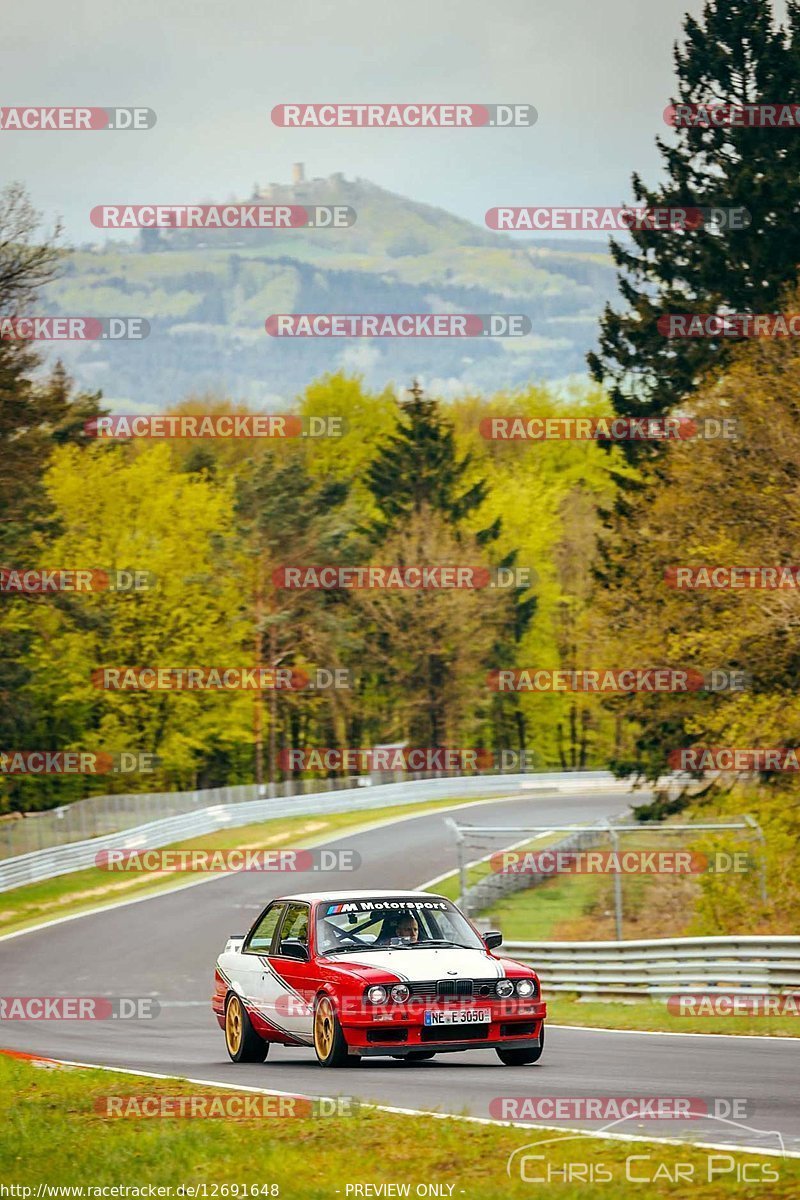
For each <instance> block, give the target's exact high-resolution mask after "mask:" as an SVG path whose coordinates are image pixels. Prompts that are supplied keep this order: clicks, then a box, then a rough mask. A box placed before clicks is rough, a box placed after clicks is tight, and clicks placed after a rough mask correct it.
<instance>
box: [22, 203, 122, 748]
mask: <svg viewBox="0 0 800 1200" xmlns="http://www.w3.org/2000/svg"><path fill="white" fill-rule="evenodd" d="M57 236H58V230H57V229H56V231H55V232H54V233H53V234H52V235H50V236H49V237H48V236H42V235H41V234H40V231H39V214H38V213H36V212H35V210H34V209H33V208H32V206H31V204H30V202H29V200H28V198H27V196H26V194H25V192H24V190H23V189H22V187H20V186H19V185H18V184H12V185H11V186H10V187H7V188H6V189H5V190H4V191H2V192H0V321H2V320H3V319H4V318H12V317H15V316H18V315H20V314H23V313H24V312H25V310H26V308H27V307H28V306H30V305H31V304H32V303H33V302H34V300H35V298H36V295H37V291H38V289H39V288H41V287H42V285H44V284H46V283H48V282H50V281H51V280H52V278H53V277H54V275H55V274H56V272H57V268H58V262H59V258H60V251H59V250H58V249H57V248H56V245H55V242H56V239H57ZM41 367H42V362H41V359H40V357H39V355H38V354H36V353H35V352H34V351H33V349H32V348H31V346H30V344H29V343H28V342H23V341H17V340H13V339H12V340H8V339H6V338H5V337H3V336H2V335H0V464H2V469H0V567H27V566H30V565H32V561H33V559H34V556H35V554H36V552H37V541H36V539H37V538H39V537H40V536H41V535H43V534H44V533H45V531H47V530H48V529H50V528H51V526H52V511H51V504H50V501H49V499H48V497H47V495H46V492H45V488H44V486H43V479H44V475H45V472H46V470H47V467H48V464H49V462H50V457H51V454H52V453H53V450H54V449H55V448H56V447H57V446H59V445H63V444H66V443H74V444H84V445H85V444H87V443H88V441H89V439H88V438H87V436H86V434H85V432H84V424H85V422H87V421H89V420H91V419H92V418H93V417H96V416H98V415H99V413H100V412H101V411H102V410H101V408H100V406H99V399H100V397H99V395H87V394H83V393H78V394H76V393H75V392H74V390H73V388H72V384H71V382H70V380H69V379H68V377H67V375H66V372H65V371H64V369H63V368H62V367H61V366H60V365H59V364H57V365H56V366H55V368H54V369H53V370H52V371H51V372H50V374H49V376H47V375H45V376H44V378H42V377H41ZM37 602H38V601H37V600H33V601H32V600H31V599H30V598H28V597H25V596H18V597H11V596H2V597H0V605H2V607H1V608H0V641H2V646H3V654H2V657H0V700H2V704H0V745H5V746H26V745H28V744H29V738H30V736H32V731H33V730H34V729H35V728H36V719H37V718H36V713H35V711H34V710H33V708H32V706H31V700H30V696H29V694H28V692H27V689H26V683H27V680H28V672H27V668H26V665H25V660H26V656H27V652H28V650H29V649H30V647H31V638H32V633H31V631H30V629H29V628H28V627H26V624H25V621H24V620H23V619H22V614H21V612H20V611H19V610H20V609H24V608H25V607H26V606H29V605H30V604H31V603H34V604H35V603H37ZM57 602H58V601H57Z"/></svg>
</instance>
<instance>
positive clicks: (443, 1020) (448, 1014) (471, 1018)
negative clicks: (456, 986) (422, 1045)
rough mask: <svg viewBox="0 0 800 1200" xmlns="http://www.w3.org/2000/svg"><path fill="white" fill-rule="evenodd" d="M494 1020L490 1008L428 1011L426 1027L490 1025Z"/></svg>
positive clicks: (426, 1013)
mask: <svg viewBox="0 0 800 1200" xmlns="http://www.w3.org/2000/svg"><path fill="white" fill-rule="evenodd" d="M491 1019H492V1012H491V1009H489V1008H448V1009H430V1008H428V1009H426V1010H425V1024H426V1025H488V1024H489V1022H490V1021H491Z"/></svg>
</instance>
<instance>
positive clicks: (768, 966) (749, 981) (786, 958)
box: [503, 935, 800, 997]
mask: <svg viewBox="0 0 800 1200" xmlns="http://www.w3.org/2000/svg"><path fill="white" fill-rule="evenodd" d="M503 949H504V951H505V953H507V954H508V955H509V957H511V958H516V959H519V961H520V962H526V963H529V964H530V965H531V966H532V967H533V969H534V970H535V971H536V973H537V974H538V975H539V977H540V978H541V981H542V990H543V991H544V992H545V993H547V992H576V993H578V994H579V995H586V996H599V995H618V996H629V997H630V996H632V997H636V996H640V997H645V996H655V997H659V996H662V997H663V996H666V995H674V994H675V993H676V992H691V991H701V992H713V991H723V992H727V991H733V990H736V991H739V990H743V991H746V990H747V989H752V990H753V991H759V992H776V993H777V992H781V991H786V990H787V989H788V990H792V989H795V990H796V989H798V988H800V937H794V936H789V935H787V936H775V937H766V936H755V935H753V936H750V935H748V936H731V937H706V938H701V937H684V938H652V939H638V940H632V941H629V942H504V944H503Z"/></svg>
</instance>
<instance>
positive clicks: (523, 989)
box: [517, 979, 536, 999]
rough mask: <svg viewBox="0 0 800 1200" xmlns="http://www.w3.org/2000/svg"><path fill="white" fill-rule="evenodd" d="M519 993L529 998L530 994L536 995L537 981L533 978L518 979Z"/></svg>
mask: <svg viewBox="0 0 800 1200" xmlns="http://www.w3.org/2000/svg"><path fill="white" fill-rule="evenodd" d="M517 995H518V996H522V997H523V998H524V999H527V997H528V996H535V995H536V983H535V982H534V980H533V979H518V980H517Z"/></svg>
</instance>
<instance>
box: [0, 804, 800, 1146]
mask: <svg viewBox="0 0 800 1200" xmlns="http://www.w3.org/2000/svg"><path fill="white" fill-rule="evenodd" d="M628 802H629V798H628V796H627V794H626V793H624V792H623V791H622V790H620V792H618V793H613V792H607V791H606V792H601V793H599V794H596V795H593V794H591V793H587V794H586V795H583V796H582V795H580V794H578V795H574V796H571V795H564V794H563V793H556V792H553V793H552V794H546V793H537V794H529V795H526V796H520V797H515V798H512V799H503V800H501V801H494V802H491V803H480V804H477V805H476V804H472V805H471V806H470V807H469V808H467V809H465V810H463V812H462V814H461V819H462V820H464V821H468V822H469V823H471V824H476V825H481V824H483V825H515V824H525V823H526V822H527V823H529V824H547V823H548V822H550V821H553V822H555V821H559V822H561V823H564V822H576V823H577V822H586V821H594V820H596V819H597V818H599V817H603V816H607V815H612V814H614V813H621V812H624V811H625V810H626V808H627V806H628ZM446 815H447V814H443V813H441V812H438V813H431V814H428V815H423V816H417V817H413V818H405V819H403V817H402V811H400V812H399V813H398V817H397V819H396V820H394V821H393V822H392V823H391V824H384V825H382V826H381V827H380V828H374V829H372V830H364V831H363V832H361V833H354V832H345V833H344V834H343V835H342V836H341V837H339V838H336V839H335V840H333V841H331V842H329V843H327V844H328V845H330V846H332V847H337V846H338V847H349V848H351V849H354V850H357V851H358V853H359V854H360V855H361V860H362V866H361V868H360V869H359V870H358V872H357V874H356V875H353V874H352V873H349V874H347V875H332V874H326V875H325V876H324V877H321V876H320V875H319V874H311V873H306V874H299V873H292V874H291V875H287V874H281V875H268V874H262V873H257V872H251V873H248V872H241V873H237V874H228V875H222V876H214V877H210V881H209V882H204V883H203V884H202V885H200V886H192V887H188V888H183V889H181V890H178V891H175V892H172V893H166V894H162V895H160V896H154V897H151V898H148V899H144V900H140V901H136V902H134V903H128V904H124V905H120V906H117V907H115V908H110V909H108V910H106V911H104V912H98V913H93V914H89V915H86V916H82V917H79V918H76V919H73V920H67V921H63V922H59V923H55V924H51V925H49V926H48V927H45V928H39V929H37V930H34V931H32V932H28V933H23V934H20V935H17V936H12V937H9V938H6V939H2V940H0V979H1V980H2V985H1V986H0V992H1V993H2V994H3V995H5V996H9V995H15V996H31V995H36V996H131V997H135V996H151V997H154V998H155V999H157V1000H158V1001H159V1003H160V1005H161V1011H160V1014H159V1016H158V1017H157V1018H156V1019H155V1020H150V1021H142V1020H138V1021H108V1020H106V1021H63V1020H62V1021H20V1020H5V1021H2V1022H0V1045H2V1046H3V1047H5V1048H8V1049H13V1050H20V1051H26V1052H29V1053H33V1054H41V1055H43V1056H46V1057H51V1058H56V1059H63V1060H67V1061H73V1062H82V1063H91V1064H97V1065H106V1066H112V1067H124V1068H128V1069H134V1070H135V1069H139V1070H142V1071H150V1072H157V1073H163V1074H168V1075H176V1076H185V1077H189V1078H191V1079H193V1080H204V1081H208V1082H217V1083H221V1084H225V1085H227V1086H233V1087H257V1088H265V1089H275V1090H276V1091H280V1092H288V1093H292V1094H301V1095H306V1096H316V1095H323V1096H330V1095H335V1094H337V1093H338V1094H345V1095H351V1096H357V1097H359V1098H360V1099H362V1100H364V1101H375V1102H377V1103H379V1104H383V1105H389V1106H391V1107H394V1108H406V1109H412V1110H419V1109H435V1110H439V1111H441V1112H449V1113H459V1114H461V1113H468V1114H471V1115H474V1116H479V1117H488V1116H489V1114H490V1102H491V1100H492V1099H493V1098H496V1097H501V1096H539V1097H583V1096H592V1097H598V1096H670V1097H671V1096H679V1097H700V1098H704V1099H706V1100H707V1101H709V1102H710V1101H711V1100H712V1099H714V1098H721V1099H726V1098H727V1099H745V1100H746V1101H747V1104H748V1115H747V1117H746V1119H745V1120H744V1121H742V1122H736V1123H731V1122H730V1121H729V1120H721V1119H718V1118H710V1117H709V1118H702V1119H698V1120H692V1121H691V1122H678V1121H675V1120H672V1121H660V1122H658V1121H652V1120H649V1121H635V1122H634V1121H627V1122H626V1123H624V1124H620V1125H617V1126H615V1127H614V1132H615V1133H616V1134H618V1135H620V1134H630V1135H635V1136H638V1137H647V1136H655V1137H669V1138H675V1137H680V1138H687V1139H691V1140H693V1141H698V1142H704V1143H710V1144H720V1145H722V1144H735V1145H740V1146H751V1147H760V1148H762V1149H765V1150H772V1151H775V1150H780V1147H781V1139H782V1141H783V1145H784V1146H785V1149H786V1150H787V1151H790V1152H794V1153H797V1152H798V1151H800V1083H799V1082H798V1081H800V1039H797V1040H791V1039H778V1038H774V1039H772V1038H758V1037H736V1036H729V1037H715V1036H709V1035H684V1034H649V1033H628V1032H610V1031H605V1030H590V1029H577V1028H565V1027H562V1028H558V1027H554V1026H552V1025H550V1026H549V1027H548V1029H547V1037H546V1047H545V1052H544V1055H543V1056H542V1059H541V1060H540V1062H539V1063H538V1064H536V1065H535V1066H526V1067H506V1066H503V1065H502V1064H501V1063H500V1062H499V1060H498V1059H497V1057H496V1055H495V1053H494V1051H491V1050H486V1051H481V1050H477V1051H471V1052H469V1053H456V1054H446V1055H442V1056H440V1057H437V1058H435V1059H433V1060H431V1061H429V1062H423V1063H416V1064H406V1063H403V1062H399V1061H395V1060H393V1059H388V1058H387V1059H383V1058H379V1059H368V1060H366V1061H365V1062H363V1063H362V1064H361V1066H360V1067H359V1068H358V1069H357V1070H349V1071H347V1072H342V1071H325V1070H323V1069H322V1068H321V1067H319V1066H318V1065H317V1062H316V1059H315V1057H314V1053H313V1051H312V1050H305V1049H296V1048H287V1047H280V1046H273V1047H272V1048H271V1049H270V1054H269V1058H268V1059H267V1061H266V1063H264V1064H234V1063H232V1062H230V1061H229V1059H228V1056H227V1053H226V1050H225V1045H224V1040H223V1035H222V1032H221V1030H220V1029H219V1027H218V1026H217V1023H216V1020H215V1019H214V1016H213V1014H212V1012H211V1007H210V995H211V991H212V977H213V970H214V962H215V960H216V957H217V955H218V954H219V953H220V951H221V950H222V948H223V946H224V943H225V940H226V937H227V936H228V935H229V934H231V933H241V932H245V931H246V930H247V929H248V928H249V926H250V924H251V923H252V921H253V920H254V918H255V916H256V915H257V913H258V911H259V910H260V909H261V908H262V907H263V906H264V904H265V903H266V902H267V901H268V900H269V899H271V898H272V897H274V896H279V895H282V894H286V893H291V892H302V891H311V890H320V889H321V888H323V887H327V886H330V888H331V890H336V889H340V888H346V887H348V886H353V887H355V888H369V887H379V888H387V887H394V886H397V887H398V888H403V889H406V888H414V887H416V886H418V885H419V884H421V883H424V882H427V881H428V880H430V879H432V878H434V877H436V876H438V875H440V874H441V873H442V872H444V871H447V870H449V869H453V868H454V867H455V865H456V858H455V843H454V839H453V834H452V831H451V830H450V829H448V828H447V826H446V825H445V816H446ZM450 815H452V814H450ZM365 819H366V820H368V818H366V815H365ZM514 840H518V839H514V838H511V837H509V838H508V842H509V843H511V842H512V841H514ZM500 844H501V843H499V842H498V843H497V846H498V847H499V846H500ZM323 880H324V882H323ZM500 953H502V949H501V951H500ZM545 999H547V995H546V991H545ZM548 1123H549V1124H552V1123H553V1122H548ZM564 1124H565V1126H569V1127H576V1126H581V1127H584V1128H586V1129H591V1130H598V1129H600V1128H601V1127H602V1126H601V1125H600V1124H598V1123H597V1122H594V1123H591V1122H590V1123H584V1122H579V1121H576V1120H571V1121H566V1122H564ZM779 1135H780V1136H779ZM536 1136H537V1135H536V1133H535V1132H534V1131H532V1140H534V1139H535V1137H536Z"/></svg>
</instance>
